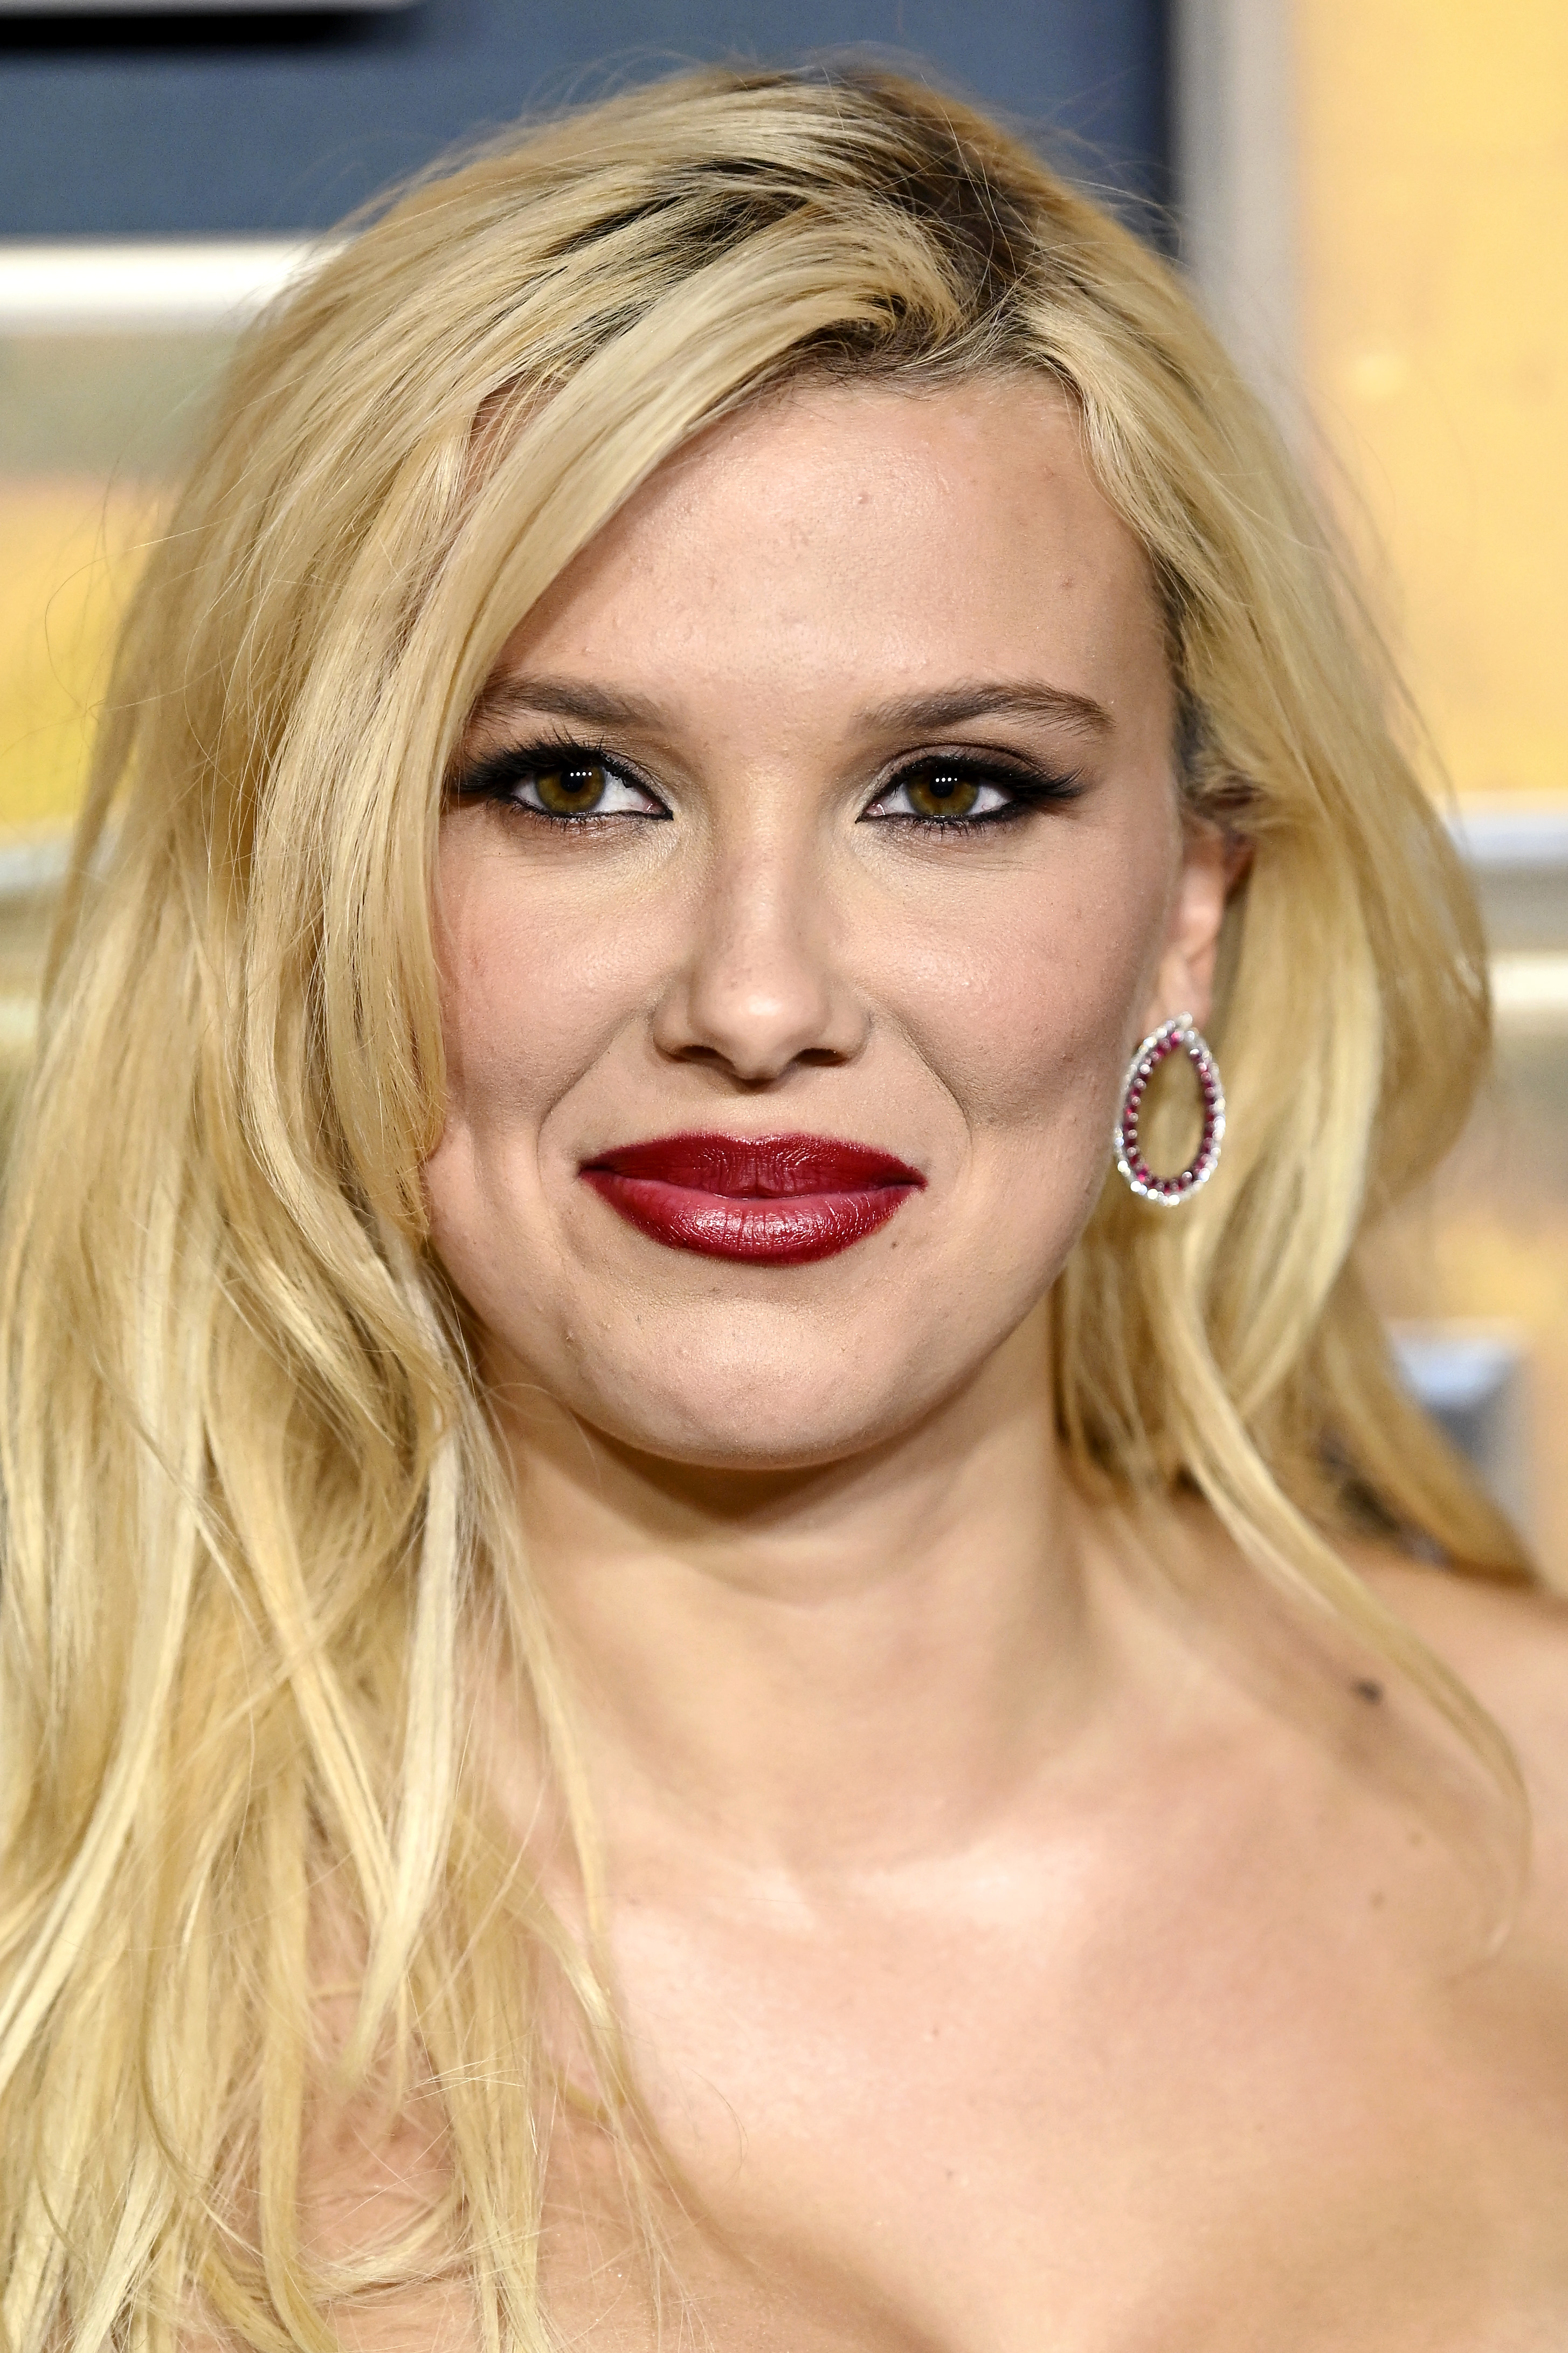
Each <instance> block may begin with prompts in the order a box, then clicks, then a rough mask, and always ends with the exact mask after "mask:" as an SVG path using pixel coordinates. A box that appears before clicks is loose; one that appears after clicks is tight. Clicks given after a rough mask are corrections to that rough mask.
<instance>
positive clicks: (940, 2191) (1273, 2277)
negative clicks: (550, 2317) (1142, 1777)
mask: <svg viewBox="0 0 1568 2353" xmlns="http://www.w3.org/2000/svg"><path fill="white" fill-rule="evenodd" d="M1352 1879H1353V1874H1352ZM1382 1892H1383V1891H1380V1890H1379V1889H1378V1888H1376V1887H1375V1886H1370V1885H1368V1886H1363V1885H1361V1884H1359V1883H1353V1884H1350V1885H1347V1886H1345V1887H1342V1889H1341V1890H1340V1892H1339V1896H1338V1899H1337V1900H1336V1899H1335V1898H1334V1895H1333V1893H1332V1891H1331V1890H1325V1889H1324V1888H1323V1887H1322V1886H1321V1885H1313V1886H1311V1887H1310V1888H1309V1887H1306V1886H1304V1885H1303V1886H1300V1887H1298V1888H1297V1889H1296V1890H1294V1891H1292V1890H1291V1887H1290V1885H1289V1878H1288V1876H1287V1877H1285V1878H1279V1879H1276V1880H1275V1881H1273V1882H1272V1883H1270V1884H1269V1885H1268V1887H1267V1888H1265V1887H1264V1886H1263V1885H1261V1884H1258V1885H1253V1886H1251V1887H1244V1888H1229V1889H1227V1888H1226V1887H1225V1886H1223V1885H1221V1884H1218V1883H1215V1885H1213V1886H1211V1887H1209V1888H1207V1890H1206V1891H1205V1890H1204V1889H1200V1888H1192V1887H1189V1888H1188V1889H1187V1891H1186V1898H1185V1900H1184V1901H1183V1902H1182V1903H1180V1904H1173V1903H1170V1902H1168V1901H1166V1900H1165V1897H1164V1896H1163V1894H1162V1891H1161V1890H1160V1888H1159V1886H1158V1884H1157V1883H1156V1884H1154V1885H1152V1886H1150V1887H1149V1888H1148V1889H1147V1890H1146V1892H1145V1894H1144V1895H1143V1897H1142V1900H1139V1899H1135V1898H1130V1897H1129V1896H1128V1894H1127V1893H1126V1891H1125V1890H1123V1891H1122V1895H1121V1901H1120V1902H1119V1903H1118V1904H1117V1905H1114V1906H1110V1905H1103V1904H1102V1903H1101V1902H1100V1900H1099V1898H1100V1896H1101V1895H1102V1894H1103V1891H1102V1890H1097V1889H1096V1887H1095V1885H1094V1883H1093V1880H1092V1874H1090V1875H1089V1878H1088V1879H1087V1880H1086V1883H1085V1884H1084V1885H1083V1886H1082V1887H1080V1888H1079V1889H1078V1890H1076V1891H1068V1892H1067V1893H1065V1894H1063V1893H1062V1892H1061V1891H1058V1900H1057V1901H1056V1902H1055V1903H1054V1904H1052V1905H1047V1906H1044V1907H1041V1908H1040V1909H1039V1910H1038V1911H1037V1913H1036V1915H1034V1917H1033V1920H1032V1921H1031V1922H1022V1921H1021V1920H1020V1917H1019V1915H1018V1913H1017V1911H1016V1909H1015V1908H1012V1907H1010V1906H1009V1905H1007V1904H1005V1903H1001V1902H999V1903H998V1905H997V1907H996V1910H995V1912H994V1915H992V1916H990V1917H987V1916H985V1915H984V1911H983V1910H981V1911H979V1912H977V1911H976V1910H975V1908H974V1907H973V1906H972V1907H971V1910H970V1912H969V1914H968V1915H967V1916H966V1917H965V1918H964V1920H963V1924H962V1926H952V1925H943V1924H942V1920H941V1917H940V1912H932V1911H926V1912H924V1913H921V1914H920V1915H910V1917H909V1918H908V1919H906V1920H904V1921H902V1922H900V1921H898V1920H897V1919H892V1920H889V1919H888V1918H886V1917H884V1918H883V1919H882V1920H881V1921H880V1922H879V1927H878V1930H877V1932H876V1933H871V1932H870V1931H869V1930H868V1931H866V1932H864V1933H861V1934H858V1935H854V1936H847V1935H840V1936H823V1935H822V1934H821V1933H820V1924H819V1923H816V1922H813V1921H809V1920H805V1919H801V1920H797V1921H794V1922H791V1921H788V1920H777V1919H775V1920H774V1921H773V1922H772V1923H771V1924H770V1926H769V1929H768V1933H766V1934H762V1933H759V1929H758V1924H757V1922H756V1921H755V1920H754V1919H752V1918H742V1917H736V1918H730V1919H725V1918H713V1917H709V1918H707V1919H705V1920H702V1921H700V1922H698V1921H695V1920H693V1919H692V1918H691V1917H690V1916H689V1915H682V1916H676V1915H661V1914H659V1913H658V1912H655V1911H643V1912H641V1913H640V1914H639V1915H638V1916H637V1919H636V1920H635V1922H634V1923H632V1924H629V1925H628V1926H626V1929H625V1930H624V1933H623V1937H622V1951H621V1962H622V1969H623V1975H624V1978H625V1985H626V2002H627V2010H628V2015H629V2017H630V2020H631V2023H632V2031H633V2035H634V2045H635V2052H636V2056H637V2060H638V2062H639V2063H640V2064H641V2065H642V2066H643V2069H644V2074H645V2080H646V2081H647V2083H648V2084H649V2087H650V2093H651V2096H652V2100H653V2105H654V2112H655V2116H656V2120H657V2122H658V2128H659V2130H660V2133H661V2135H662V2137H664V2139H665V2142H666V2144H667V2146H668V2148H669V2150H670V2152H671V2154H672V2157H673V2158H674V2160H675V2163H676V2166H677V2167H678V2168H679V2171H680V2173H681V2175H682V2177H683V2179H684V2182H685V2185H686V2195H685V2199H684V2201H683V2202H684V2205H685V2211H686V2214H687V2216H688V2218H689V2221H688V2222H687V2223H684V2224H682V2225H681V2226H680V2228H679V2230H678V2232H677V2238H678V2240H679V2254H678V2261H677V2270H678V2273H679V2275H680V2277H681V2279H682V2281H683V2283H684V2284H685V2285H686V2287H687V2289H688V2290H689V2294H690V2295H691V2298H692V2301H693V2303H694V2304H695V2305H696V2306H697V2307H698V2308H699V2309H700V2311H701V2312H702V2313H703V2315H704V2317H705V2318H706V2320H707V2322H708V2325H709V2326H710V2327H712V2328H713V2329H714V2331H715V2333H716V2336H717V2337H718V2339H719V2341H721V2342H722V2343H724V2344H725V2345H726V2346H732V2347H735V2348H741V2347H743V2346H752V2345H754V2346H755V2347H756V2348H759V2353H762V2348H777V2353H818V2348H820V2353H850V2348H855V2353H880V2349H881V2348H886V2353H1038V2349H1039V2348H1040V2347H1041V2346H1042V2345H1049V2346H1050V2348H1052V2353H1144V2348H1148V2353H1156V2348H1157V2353H1187V2348H1192V2353H1198V2348H1202V2353H1231V2348H1235V2353H1243V2348H1246V2353H1252V2348H1256V2347H1258V2346H1259V2345H1265V2344H1267V2345H1289V2346H1290V2347H1291V2348H1292V2353H1295V2348H1300V2353H1316V2348H1320V2347H1321V2348H1324V2353H1328V2348H1333V2353H1354V2348H1360V2347H1362V2346H1365V2347H1366V2348H1368V2353H1373V2348H1375V2353H1402V2349H1403V2348H1405V2346H1406V2345H1408V2346H1409V2347H1410V2348H1411V2353H1415V2348H1420V2353H1447V2348H1448V2347H1449V2346H1450V2345H1451V2346H1452V2347H1453V2348H1455V2353H1459V2348H1464V2353H1473V2348H1475V2347H1477V2346H1479V2345H1487V2346H1491V2345H1493V2344H1495V2345H1496V2346H1497V2347H1498V2348H1500V2353H1502V2348H1508V2353H1513V2348H1515V2347H1516V2346H1517V2347H1518V2348H1521V2353H1524V2348H1534V2347H1536V2346H1538V2345H1539V2346H1540V2347H1542V2348H1545V2347H1546V2346H1548V2345H1557V2344H1560V2343H1561V2342H1563V2340H1564V2337H1568V1985H1565V1984H1564V1983H1563V1980H1562V1978H1561V1977H1560V1976H1559V1975H1557V1974H1554V1972H1553V1971H1552V1968H1550V1967H1543V1966H1542V1965H1541V1963H1540V1961H1539V1959H1538V1958H1537V1957H1532V1956H1531V1953H1530V1951H1529V1950H1528V1948H1522V1949H1521V1950H1520V1951H1519V1952H1516V1953H1515V1954H1513V1955H1512V1956H1511V1957H1510V1958H1509V1959H1508V1961H1507V1962H1506V1963H1503V1964H1497V1963H1494V1964H1492V1965H1490V1966H1483V1967H1477V1966H1475V1965H1474V1963H1473V1960H1472V1962H1471V1964H1470V1965H1468V1966H1466V1965H1465V1964H1464V1963H1463V1961H1462V1960H1461V1959H1459V1958H1458V1957H1457V1956H1456V1955H1455V1954H1453V1953H1448V1954H1446V1955H1445V1954H1440V1953H1436V1952H1435V1951H1434V1948H1433V1947H1432V1946H1431V1944H1430V1942H1429V1941H1427V1940H1425V1939H1423V1938H1422V1937H1420V1936H1409V1935H1401V1934H1399V1933H1391V1932H1390V1931H1389V1929H1388V1928H1387V1926H1386V1925H1385V1922H1384V1915H1385V1913H1386V1912H1387V1910H1388V1905H1387V1902H1386V1900H1385V1901H1384V1903H1382V1904H1378V1903H1375V1902H1373V1897H1375V1896H1377V1895H1378V1894H1380V1893H1382ZM1407 1893H1408V1891H1406V1894H1407ZM1395 1908H1396V1909H1397V1906H1396V1907H1395ZM1024 1927H1027V1929H1028V1933H1021V1929H1023V1928H1024ZM571 2173H572V2179H574V2182H575V2183H577V2184H578V2185H579V2186H580V2185H581V2184H582V2183H584V2181H586V2180H588V2179H591V2177H592V2154H591V2152H585V2151H584V2150H581V2149H580V2150H578V2151H576V2152H574V2156H573V2159H572V2165H571ZM553 2244H554V2248H555V2254H554V2258H553V2260H552V2264H551V2266H550V2268H551V2271H552V2274H553V2281H554V2287H555V2293H556V2295H557V2298H558V2300H559V2301H561V2302H562V2303H563V2304H564V2305H565V2306H569V2307H571V2308H573V2309H574V2311H575V2312H576V2314H577V2315H578V2317H579V2319H580V2322H581V2323H582V2324H584V2325H585V2326H586V2327H587V2331H588V2334H589V2335H590V2337H591V2339H592V2341H594V2342H595V2343H596V2344H597V2343H603V2344H604V2345H605V2347H611V2346H615V2345H618V2344H623V2343H624V2344H625V2346H626V2348H633V2347H636V2348H637V2353H642V2349H643V2347H644V2344H645V2342H646V2341H647V2340H646V2339H645V2338H644V2337H639V2336H638V2335H637V2324H636V2323H635V2322H634V2321H633V2320H632V2319H631V2318H630V2317H629V2316H625V2317H624V2321H623V2326H624V2327H625V2328H626V2330H627V2331H628V2332H629V2333H626V2334H625V2335H624V2336H621V2337H617V2336H616V2335H614V2334H608V2333H603V2332H604V2331H605V2329H606V2328H609V2327H613V2326H614V2324H612V2323H611V2322H610V2321H609V2319H608V2316H607V2313H606V2312H605V2311H604V2310H601V2311H599V2312H598V2314H597V2316H596V2318H595V2308H594V2298H593V2295H592V2293H591V2292H589V2293H587V2294H586V2296H585V2295H584V2285H583V2282H584V2274H585V2270H586V2269H588V2268H591V2266H584V2263H583V2247H582V2243H581V2242H580V2241H579V2240H578V2239H577V2237H576V2235H575V2231H574V2222H573V2220H572V2218H571V2215H570V2214H569V2213H567V2212H565V2211H563V2215H562V2218H561V2221H559V2223H558V2224H557V2227H556V2232H555V2234H554V2240H553ZM1500 2330H1502V2331H1504V2332H1507V2331H1511V2332H1512V2333H1511V2334H1509V2333H1502V2334H1500V2333H1499V2331H1500ZM595 2331H598V2332H599V2333H595ZM1532 2331H1533V2332H1534V2333H1531V2332H1532Z"/></svg>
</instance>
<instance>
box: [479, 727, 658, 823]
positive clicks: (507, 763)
mask: <svg viewBox="0 0 1568 2353" xmlns="http://www.w3.org/2000/svg"><path fill="white" fill-rule="evenodd" d="M456 789H457V791H458V794H459V795H460V796H461V797H462V798H463V799H465V800H470V801H472V800H486V801H493V802H496V803H498V804H499V805H500V807H504V808H510V809H521V810H523V811H525V812H526V813H527V814H528V815H529V816H531V817H540V818H549V819H550V820H551V821H552V823H555V824H560V823H562V822H566V823H570V822H571V821H572V820H573V819H574V818H580V819H586V818H606V817H653V818H663V817H668V815H669V811H668V809H667V808H666V807H664V804H663V803H662V802H661V801H659V800H658V799H657V798H656V797H655V796H654V795H653V794H652V793H650V792H649V791H648V790H647V788H646V786H642V785H639V784H637V782H636V781H635V779H634V778H633V777H631V776H627V775H626V771H625V769H624V768H620V767H617V766H616V765H614V764H613V763H612V762H610V761H609V760H606V759H605V758H604V757H603V756H602V754H599V753H597V752H594V751H590V750H589V749H587V748H586V747H585V746H582V747H580V746H578V745H576V744H560V745H555V744H536V745H519V746H518V748H517V749H516V750H513V751H507V752H497V753H493V754H491V755H490V757H489V759H487V760H482V761H481V762H480V763H479V765H478V766H477V767H474V768H470V769H469V770H468V773H467V775H465V776H461V777H460V778H459V779H458V785H457V787H456Z"/></svg>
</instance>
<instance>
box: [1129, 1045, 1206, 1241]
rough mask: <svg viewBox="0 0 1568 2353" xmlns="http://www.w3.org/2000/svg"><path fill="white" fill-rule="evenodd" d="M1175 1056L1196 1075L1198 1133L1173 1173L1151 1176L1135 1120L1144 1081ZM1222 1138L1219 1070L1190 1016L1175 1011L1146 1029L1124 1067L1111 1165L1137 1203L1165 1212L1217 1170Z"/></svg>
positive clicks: (1140, 1104) (1136, 1119)
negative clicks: (1200, 1115)
mask: <svg viewBox="0 0 1568 2353" xmlns="http://www.w3.org/2000/svg"><path fill="white" fill-rule="evenodd" d="M1177 1053H1181V1054H1185V1055H1186V1056H1187V1058H1188V1060H1190V1061H1191V1063H1192V1066H1193V1068H1194V1071H1196V1072H1197V1074H1198V1092H1199V1093H1200V1094H1201V1096H1202V1097H1203V1105H1204V1132H1203V1134H1202V1135H1201V1136H1200V1137H1199V1139H1198V1148H1197V1150H1196V1152H1195V1153H1194V1155H1193V1157H1192V1159H1191V1160H1190V1161H1189V1162H1188V1163H1187V1166H1185V1167H1184V1169H1183V1170H1182V1171H1181V1172H1180V1174H1179V1175H1177V1176H1155V1174H1154V1172H1153V1170H1152V1168H1151V1167H1150V1166H1149V1163H1148V1162H1147V1161H1146V1160H1145V1159H1144V1157H1143V1154H1142V1148H1141V1147H1140V1145H1139V1142H1138V1118H1139V1113H1141V1112H1142V1108H1143V1095H1144V1092H1145V1090H1146V1088H1147V1087H1148V1084H1149V1082H1150V1080H1151V1079H1152V1077H1153V1075H1154V1072H1155V1071H1157V1070H1158V1069H1159V1067H1160V1065H1161V1063H1162V1062H1163V1061H1164V1060H1166V1059H1167V1057H1168V1056H1170V1055H1172V1054H1177ZM1224 1136H1225V1089H1224V1088H1223V1087H1222V1086H1221V1085H1220V1082H1219V1066H1218V1064H1217V1063H1216V1062H1215V1058H1214V1056H1213V1055H1212V1054H1211V1053H1210V1052H1209V1050H1208V1046H1207V1044H1206V1042H1205V1039H1204V1037H1203V1035H1202V1033H1201V1032H1200V1031H1199V1030H1198V1029H1195V1028H1194V1023H1193V1017H1192V1015H1191V1014H1190V1013H1178V1014H1177V1016H1176V1018H1175V1019H1174V1020H1173V1021H1164V1022H1162V1023H1161V1025H1160V1027H1159V1029H1151V1031H1150V1032H1149V1035H1148V1036H1147V1038H1145V1039H1144V1040H1143V1043H1142V1045H1141V1046H1140V1047H1139V1049H1138V1051H1137V1052H1136V1053H1135V1054H1134V1055H1133V1057H1132V1060H1131V1062H1130V1063H1129V1064H1128V1066H1127V1082H1126V1085H1125V1087H1124V1089H1123V1092H1122V1096H1121V1118H1120V1119H1119V1120H1118V1121H1117V1123H1116V1134H1115V1137H1114V1140H1113V1141H1114V1149H1115V1153H1116V1166H1117V1167H1118V1168H1119V1169H1120V1170H1121V1174H1122V1176H1125V1177H1126V1179H1127V1182H1128V1183H1129V1184H1130V1185H1131V1187H1132V1190H1133V1191H1134V1192H1135V1193H1136V1194H1137V1195H1138V1196H1139V1198H1141V1199H1142V1200H1145V1201H1159V1202H1161V1203H1163V1206H1164V1207H1165V1208H1167V1209H1173V1208H1175V1206H1176V1204H1177V1203H1178V1201H1186V1200H1190V1199H1191V1198H1192V1196H1193V1195H1194V1193H1195V1192H1196V1191H1197V1189H1198V1187H1199V1186H1200V1185H1206V1184H1207V1183H1208V1180H1209V1178H1210V1177H1211V1176H1213V1175H1214V1172H1215V1169H1216V1168H1217V1167H1218V1166H1219V1147H1220V1145H1221V1142H1222V1141H1223V1139H1224Z"/></svg>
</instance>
